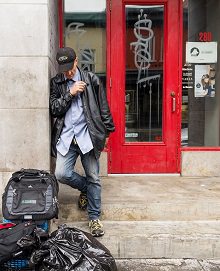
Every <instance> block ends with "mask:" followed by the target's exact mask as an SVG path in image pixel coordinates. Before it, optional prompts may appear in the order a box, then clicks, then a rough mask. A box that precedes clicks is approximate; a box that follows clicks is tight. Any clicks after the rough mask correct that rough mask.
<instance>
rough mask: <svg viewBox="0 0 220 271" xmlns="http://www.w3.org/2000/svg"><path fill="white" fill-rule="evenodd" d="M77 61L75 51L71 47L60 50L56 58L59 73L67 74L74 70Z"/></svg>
mask: <svg viewBox="0 0 220 271" xmlns="http://www.w3.org/2000/svg"><path fill="white" fill-rule="evenodd" d="M75 59H76V53H75V51H74V50H73V49H72V48H70V47H64V48H59V49H58V52H57V56H56V60H57V63H58V64H59V72H66V71H69V70H71V69H72V68H73V64H74V61H75Z"/></svg>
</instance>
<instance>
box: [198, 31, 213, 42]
mask: <svg viewBox="0 0 220 271" xmlns="http://www.w3.org/2000/svg"><path fill="white" fill-rule="evenodd" d="M211 40H212V32H199V41H211Z"/></svg>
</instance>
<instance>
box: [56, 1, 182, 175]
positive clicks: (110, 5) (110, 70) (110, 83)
mask: <svg viewBox="0 0 220 271" xmlns="http://www.w3.org/2000/svg"><path fill="white" fill-rule="evenodd" d="M168 1H170V0H164V1H161V0H138V1H134V0H133V1H132V0H124V1H123V0H117V2H118V3H117V2H116V1H112V0H106V7H107V8H106V10H107V29H106V31H107V37H106V39H107V45H108V47H107V48H106V49H107V80H106V87H107V94H108V100H109V104H110V107H111V111H112V113H113V117H114V120H115V122H116V131H117V123H123V122H124V119H122V115H121V116H119V115H118V112H117V109H118V108H117V106H116V105H117V103H118V95H119V96H120V92H122V91H123V90H122V89H121V88H120V87H118V92H117V94H118V95H117V94H116V97H117V102H115V98H114V97H112V95H111V94H112V88H113V87H117V83H118V82H119V81H120V80H122V82H123V81H124V76H123V74H122V73H121V72H120V73H119V71H118V70H117V69H115V68H114V65H115V67H117V65H118V64H119V63H120V61H121V55H117V56H116V57H115V54H114V52H113V51H112V50H111V48H112V47H113V46H112V44H113V43H117V44H118V45H120V46H121V47H122V46H123V44H122V41H123V39H120V38H119V39H118V38H117V37H115V36H114V33H112V32H111V21H113V20H115V22H117V23H118V25H120V23H122V18H124V17H123V16H122V17H121V18H120V16H118V17H114V15H113V14H112V12H111V10H113V9H114V8H117V4H119V5H124V4H149V5H150V4H152V5H153V4H156V5H160V4H164V5H165V10H166V6H167V3H168ZM173 1H176V2H178V1H179V9H178V18H179V20H178V21H177V22H176V21H173V22H172V20H173V17H172V16H170V17H168V16H167V15H166V14H165V16H167V19H168V20H170V24H171V23H173V24H178V28H179V42H178V44H179V46H178V50H179V52H180V53H179V57H178V65H177V66H178V68H177V73H178V76H177V78H178V79H177V81H178V82H176V85H177V86H178V89H176V118H175V123H174V122H172V119H167V120H166V123H167V124H166V125H169V129H168V131H167V133H168V134H167V136H169V131H171V130H172V129H173V126H175V129H176V137H175V141H176V151H175V153H171V154H170V157H171V159H173V160H174V161H175V163H176V170H175V172H180V151H181V148H180V142H181V89H182V88H181V78H182V53H181V52H182V0H173ZM63 12H64V9H63V0H58V14H59V47H63V46H64V44H63ZM165 29H167V26H166V25H165ZM121 36H122V37H123V38H124V33H123V31H122V32H121ZM167 42H171V41H166V42H165V44H166V43H167ZM164 50H166V48H164ZM123 52H124V51H123ZM112 55H113V56H112ZM112 57H113V58H114V59H112ZM116 59H117V61H115V60H116ZM113 62H114V65H113V64H112V63H113ZM114 73H117V75H118V76H117V77H118V80H117V81H115V82H114V80H111V79H112V77H114V76H113V75H114ZM169 80H170V79H169V78H164V82H165V83H169ZM114 84H115V85H114ZM171 84H172V82H171ZM167 91H168V90H167ZM164 108H166V110H169V109H170V108H171V99H170V100H168V101H167V103H165V104H164ZM116 140H120V142H123V140H124V136H123V134H120V135H119V137H117V136H114V134H113V135H112V136H111V137H110V142H109V147H108V150H107V151H108V173H112V148H113V147H114V142H115V141H116ZM148 144H149V143H148ZM133 145H134V146H135V144H133ZM149 145H154V143H152V144H149ZM159 145H163V144H162V143H161V144H159ZM119 155H120V153H119ZM172 172H174V171H172ZM119 173H121V172H119ZM124 173H125V172H124ZM139 173H148V172H139ZM158 173H159V172H158Z"/></svg>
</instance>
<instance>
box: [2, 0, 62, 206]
mask: <svg viewBox="0 0 220 271" xmlns="http://www.w3.org/2000/svg"><path fill="white" fill-rule="evenodd" d="M0 40H1V43H0V71H1V72H0V93H1V95H0V116H1V118H0V193H1V194H2V192H3V189H4V186H5V184H6V183H7V181H8V179H9V177H10V176H11V173H12V172H14V171H16V170H19V169H21V168H39V169H44V170H50V117H49V108H48V101H49V79H50V77H51V76H53V75H54V74H55V69H56V67H55V63H54V59H55V52H56V50H57V48H58V3H57V0H55V1H54V0H7V1H6V0H0ZM0 202H1V197H0Z"/></svg>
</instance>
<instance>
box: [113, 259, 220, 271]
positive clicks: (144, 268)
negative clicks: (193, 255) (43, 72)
mask: <svg viewBox="0 0 220 271" xmlns="http://www.w3.org/2000/svg"><path fill="white" fill-rule="evenodd" d="M116 264H117V267H118V271H219V270H220V260H201V259H146V260H144V259H136V260H134V259H121V260H116Z"/></svg>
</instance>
